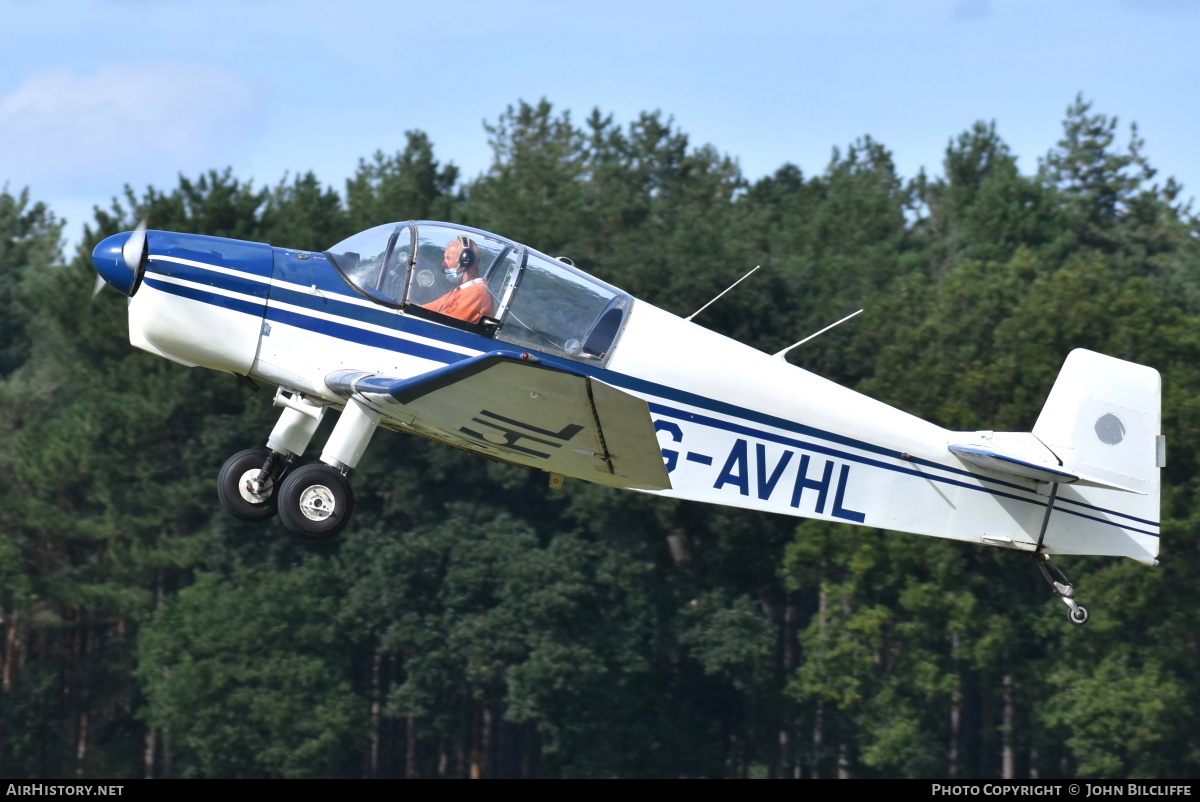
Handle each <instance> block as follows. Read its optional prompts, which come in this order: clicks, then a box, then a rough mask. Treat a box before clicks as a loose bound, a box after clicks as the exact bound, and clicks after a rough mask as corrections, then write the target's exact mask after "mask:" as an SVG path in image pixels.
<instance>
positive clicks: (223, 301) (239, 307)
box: [142, 276, 266, 317]
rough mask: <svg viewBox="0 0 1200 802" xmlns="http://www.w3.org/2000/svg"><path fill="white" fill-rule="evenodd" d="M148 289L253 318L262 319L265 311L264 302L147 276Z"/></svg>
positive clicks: (144, 280) (144, 281)
mask: <svg viewBox="0 0 1200 802" xmlns="http://www.w3.org/2000/svg"><path fill="white" fill-rule="evenodd" d="M142 283H144V284H145V285H146V286H147V287H153V288H154V289H156V290H159V291H160V292H165V293H169V294H170V295H177V296H179V297H180V298H187V299H188V300H190V301H199V302H200V303H205V304H211V305H212V306H219V307H222V308H223V309H232V310H233V311H234V312H241V313H243V314H246V315H250V316H252V317H262V316H263V310H264V309H265V308H266V304H265V303H264V302H262V301H259V302H255V301H247V300H245V299H243V298H230V297H229V296H228V295H220V294H219V293H215V292H209V291H208V290H201V289H198V288H196V287H185V286H183V285H181V284H172V283H171V282H169V281H160V280H159V279H156V278H151V277H150V276H146V277H145V278H144V279H142Z"/></svg>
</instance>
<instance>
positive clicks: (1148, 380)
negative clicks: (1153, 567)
mask: <svg viewBox="0 0 1200 802" xmlns="http://www.w3.org/2000/svg"><path fill="white" fill-rule="evenodd" d="M1161 395H1162V381H1161V379H1160V377H1159V375H1158V371H1156V370H1154V369H1153V368H1149V367H1146V366H1144V365H1137V364H1134V363H1132V362H1125V361H1123V360H1120V359H1115V358H1114V357H1110V356H1104V355H1103V354H1097V353H1094V352H1092V351H1085V350H1082V349H1079V350H1075V351H1072V352H1071V354H1070V355H1069V356H1068V357H1067V361H1066V363H1065V364H1064V365H1063V368H1062V371H1061V372H1060V373H1059V375H1058V379H1057V380H1056V381H1055V382H1054V387H1053V389H1051V391H1050V397H1049V398H1047V399H1046V406H1045V407H1044V408H1043V409H1042V414H1041V415H1039V416H1038V420H1037V424H1036V425H1035V426H1034V427H1033V434H1034V436H1035V437H1037V438H1038V439H1039V440H1040V441H1042V443H1044V444H1045V445H1046V447H1047V448H1049V449H1050V450H1051V451H1052V452H1053V453H1054V455H1055V456H1056V457H1057V458H1058V459H1059V460H1060V462H1061V464H1062V468H1063V470H1064V471H1066V472H1068V473H1073V474H1075V475H1076V476H1078V477H1079V481H1077V482H1074V483H1072V484H1065V485H1060V488H1059V495H1058V499H1057V501H1056V503H1055V514H1054V515H1053V516H1052V518H1051V521H1050V526H1049V529H1048V530H1047V533H1046V539H1045V546H1046V548H1047V550H1048V551H1050V552H1051V553H1057V554H1109V555H1113V556H1124V557H1131V558H1133V559H1135V560H1139V561H1141V562H1145V563H1153V562H1155V557H1157V556H1158V534H1159V468H1160V467H1162V466H1163V465H1164V464H1165V463H1166V453H1165V442H1164V439H1163V437H1162V436H1161V435H1160V433H1159V432H1160V425H1161V411H1160V407H1161Z"/></svg>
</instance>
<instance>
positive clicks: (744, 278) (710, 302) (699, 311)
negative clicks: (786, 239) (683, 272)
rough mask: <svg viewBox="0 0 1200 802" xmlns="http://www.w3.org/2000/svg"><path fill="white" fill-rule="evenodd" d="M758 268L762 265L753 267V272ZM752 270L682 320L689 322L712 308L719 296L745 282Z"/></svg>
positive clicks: (719, 298)
mask: <svg viewBox="0 0 1200 802" xmlns="http://www.w3.org/2000/svg"><path fill="white" fill-rule="evenodd" d="M760 267H762V265H755V266H754V270H758V268H760ZM754 270H751V271H750V272H749V273H747V274H746V275H744V276H742V277H741V278H740V279H738V280H737V281H735V282H733V283H732V284H730V285H729V286H728V287H726V288H725V290H724V292H721V293H720V294H718V295H717V297H716V298H713V299H712V300H711V301H709V302H708V303H706V304H705V305H704V306H702V307H700V308H699V309H697V310H696V311H695V312H692V313H691V314H690V315H688V316H687V317H685V318H684V320H691V319H692V318H694V317H695V316H696V315H698V314H700V313H701V312H703V311H704V310H705V309H708V308H709V307H710V306H712V305H713V304H715V303H716V302H717V301H719V300H721V296H722V295H724V294H725V293H726V292H729V291H730V290H732V289H733V288H734V287H736V286H737V285H739V284H741V283H742V282H743V281H745V280H746V279H748V278H750V276H751V275H753V273H754Z"/></svg>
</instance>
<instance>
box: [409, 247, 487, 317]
mask: <svg viewBox="0 0 1200 802" xmlns="http://www.w3.org/2000/svg"><path fill="white" fill-rule="evenodd" d="M442 273H443V274H444V275H445V276H446V280H447V281H449V282H450V283H451V284H457V285H458V286H457V287H455V288H454V289H452V290H450V292H448V293H446V294H445V295H443V296H442V297H441V298H438V299H437V300H436V301H432V302H430V303H427V304H421V306H422V308H424V309H428V310H430V311H431V312H438V313H440V314H443V315H449V316H450V317H454V318H458V319H459V320H465V321H466V322H467V323H478V322H479V321H480V319H481V318H484V317H491V315H492V314H493V313H494V312H495V311H496V302H495V299H493V298H492V293H491V290H489V289H488V285H487V282H485V281H484V280H483V279H482V278H481V277H480V275H479V245H477V244H476V243H475V240H473V239H471V238H470V237H467V236H460V237H455V238H454V239H453V240H451V241H450V244H449V245H447V246H446V255H445V257H444V258H443V259H442Z"/></svg>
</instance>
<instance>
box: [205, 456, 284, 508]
mask: <svg viewBox="0 0 1200 802" xmlns="http://www.w3.org/2000/svg"><path fill="white" fill-rule="evenodd" d="M286 467H287V461H286V460H285V459H284V458H282V457H281V456H280V455H278V454H276V453H275V452H273V451H269V450H267V449H265V448H251V449H247V450H245V451H239V452H238V453H236V454H234V455H233V456H232V457H230V458H229V459H227V460H225V464H224V465H222V466H221V473H220V474H219V475H218V476H217V498H219V499H220V500H221V506H223V507H224V508H225V511H226V512H228V513H229V514H230V515H232V516H233V517H234V518H237V519H238V520H239V521H250V522H252V523H254V522H258V521H265V520H267V519H268V518H271V517H273V516H274V515H275V512H276V509H277V504H276V502H277V494H276V492H275V490H276V484H277V483H278V482H279V479H280V477H281V476H282V475H283V471H284V469H285V468H286Z"/></svg>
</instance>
